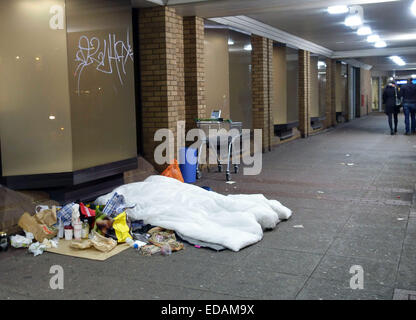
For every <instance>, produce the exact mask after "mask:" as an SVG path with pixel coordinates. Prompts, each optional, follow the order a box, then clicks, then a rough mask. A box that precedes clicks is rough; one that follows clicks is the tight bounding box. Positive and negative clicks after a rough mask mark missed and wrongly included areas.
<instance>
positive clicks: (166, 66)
mask: <svg viewBox="0 0 416 320" xmlns="http://www.w3.org/2000/svg"><path fill="white" fill-rule="evenodd" d="M182 35H183V23H182V18H181V17H180V16H178V15H176V13H175V10H174V9H172V8H168V7H154V8H146V9H142V10H140V14H139V37H140V66H141V86H142V118H143V124H142V125H143V153H144V157H145V158H146V159H147V160H148V161H150V162H151V163H153V164H154V157H153V152H154V149H155V147H156V146H157V145H158V144H160V142H154V134H155V132H156V131H157V130H158V129H162V128H167V129H170V130H172V131H173V132H174V134H175V135H176V123H177V120H178V119H184V117H185V114H184V112H185V111H184V110H185V107H184V106H185V101H184V96H185V94H184V76H183V36H182ZM181 66H182V67H181ZM181 69H182V70H181ZM170 143H174V141H171V142H170ZM156 167H157V169H159V170H160V169H162V168H161V167H159V166H156Z"/></svg>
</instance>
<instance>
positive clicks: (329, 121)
mask: <svg viewBox="0 0 416 320" xmlns="http://www.w3.org/2000/svg"><path fill="white" fill-rule="evenodd" d="M325 63H326V97H325V118H326V119H325V128H329V127H332V126H334V125H335V122H336V121H335V120H336V119H335V118H336V113H335V64H334V63H333V61H332V59H326V60H325Z"/></svg>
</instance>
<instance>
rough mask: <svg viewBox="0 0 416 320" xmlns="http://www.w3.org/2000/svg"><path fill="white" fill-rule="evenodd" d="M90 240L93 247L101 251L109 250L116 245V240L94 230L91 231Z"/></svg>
mask: <svg viewBox="0 0 416 320" xmlns="http://www.w3.org/2000/svg"><path fill="white" fill-rule="evenodd" d="M91 242H92V245H93V246H94V248H95V249H97V250H99V251H102V252H109V251H111V250H113V249H114V248H115V247H116V246H117V241H115V240H114V239H111V238H106V237H103V236H102V235H100V234H98V233H97V232H95V231H93V238H92V240H91Z"/></svg>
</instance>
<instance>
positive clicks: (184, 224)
mask: <svg viewBox="0 0 416 320" xmlns="http://www.w3.org/2000/svg"><path fill="white" fill-rule="evenodd" d="M114 192H117V193H118V194H122V195H123V196H124V197H125V199H126V201H127V202H129V203H135V204H136V206H135V207H134V208H132V209H127V210H126V213H127V215H128V216H129V217H130V218H131V219H132V220H143V221H144V223H146V224H151V225H154V226H159V227H162V228H165V229H169V230H174V231H177V232H179V233H180V234H183V235H185V236H187V237H190V238H193V239H197V240H201V241H204V242H208V243H215V244H219V245H222V246H224V247H226V248H228V249H230V250H233V251H239V250H240V249H242V248H244V247H246V246H249V245H251V244H254V243H256V242H258V241H260V240H261V239H262V238H263V230H265V229H273V228H274V227H275V226H276V225H277V224H278V223H279V222H280V221H281V220H286V219H289V218H290V216H291V215H292V211H291V210H290V209H289V208H286V207H285V206H283V205H282V204H281V203H280V202H278V201H276V200H268V199H266V198H265V197H264V196H263V195H262V194H250V195H243V194H240V195H228V196H224V195H221V194H219V193H216V192H212V191H207V190H205V189H202V188H200V187H198V186H195V185H191V184H186V183H182V182H180V181H178V180H176V179H172V178H168V177H164V176H156V175H155V176H150V177H149V178H147V179H146V180H145V181H143V182H136V183H131V184H126V185H123V186H121V187H118V188H116V189H115V190H113V192H111V193H109V194H107V195H104V196H101V197H99V198H98V199H97V200H96V204H98V205H105V204H106V203H107V201H108V200H109V199H110V198H111V197H112V196H113V194H114Z"/></svg>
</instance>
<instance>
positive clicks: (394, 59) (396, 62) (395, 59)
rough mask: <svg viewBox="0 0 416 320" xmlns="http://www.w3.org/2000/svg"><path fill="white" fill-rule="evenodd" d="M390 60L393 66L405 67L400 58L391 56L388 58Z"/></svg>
mask: <svg viewBox="0 0 416 320" xmlns="http://www.w3.org/2000/svg"><path fill="white" fill-rule="evenodd" d="M389 58H390V60H392V61H393V62H394V63H395V64H397V65H399V66H401V67H403V66H405V65H406V62H404V60H403V59H402V58H400V57H399V56H391V57H389Z"/></svg>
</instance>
